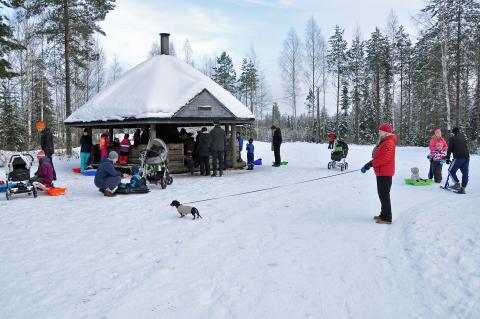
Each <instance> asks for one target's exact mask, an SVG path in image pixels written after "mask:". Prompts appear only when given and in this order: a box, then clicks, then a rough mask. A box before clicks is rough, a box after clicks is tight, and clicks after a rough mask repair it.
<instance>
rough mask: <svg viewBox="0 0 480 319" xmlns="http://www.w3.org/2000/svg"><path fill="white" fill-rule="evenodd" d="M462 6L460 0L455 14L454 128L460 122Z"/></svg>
mask: <svg viewBox="0 0 480 319" xmlns="http://www.w3.org/2000/svg"><path fill="white" fill-rule="evenodd" d="M462 4H463V1H462V0H460V1H459V4H458V12H457V44H456V48H455V51H456V54H455V59H456V66H455V69H456V70H455V73H456V92H455V93H456V99H455V126H458V125H459V122H460V69H461V67H460V51H461V42H462V38H461V36H462Z"/></svg>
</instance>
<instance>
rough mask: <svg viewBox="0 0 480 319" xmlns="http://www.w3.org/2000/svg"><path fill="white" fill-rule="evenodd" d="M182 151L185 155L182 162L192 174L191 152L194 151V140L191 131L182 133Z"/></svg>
mask: <svg viewBox="0 0 480 319" xmlns="http://www.w3.org/2000/svg"><path fill="white" fill-rule="evenodd" d="M183 138H184V140H183V153H184V155H185V160H184V164H185V166H187V167H188V170H189V171H190V174H192V175H193V168H194V167H193V165H194V162H193V153H194V152H195V140H194V139H193V133H187V134H185V135H183Z"/></svg>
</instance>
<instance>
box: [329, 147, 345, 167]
mask: <svg viewBox="0 0 480 319" xmlns="http://www.w3.org/2000/svg"><path fill="white" fill-rule="evenodd" d="M347 155H348V144H347V143H345V142H344V141H342V140H337V142H336V143H335V147H334V148H333V150H332V153H331V155H330V159H331V160H332V161H331V162H329V163H328V169H333V168H336V167H340V170H341V171H343V170H346V169H348V163H347V162H346V161H345V159H346V158H347Z"/></svg>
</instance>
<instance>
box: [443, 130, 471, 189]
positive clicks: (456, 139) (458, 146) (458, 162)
mask: <svg viewBox="0 0 480 319" xmlns="http://www.w3.org/2000/svg"><path fill="white" fill-rule="evenodd" d="M452 133H453V136H451V137H450V139H449V140H448V150H447V157H446V162H447V164H450V163H451V164H452V165H451V166H450V169H449V172H450V175H451V176H452V179H453V181H454V182H455V184H454V185H453V186H452V188H453V189H456V190H458V192H459V193H460V194H465V188H466V187H467V184H468V166H469V164H470V152H469V150H468V145H467V141H466V140H465V136H463V134H462V133H460V129H459V128H458V127H455V128H453V130H452ZM451 154H453V161H450V155H451ZM458 170H460V172H462V184H461V185H460V181H459V179H458V177H457V171H458Z"/></svg>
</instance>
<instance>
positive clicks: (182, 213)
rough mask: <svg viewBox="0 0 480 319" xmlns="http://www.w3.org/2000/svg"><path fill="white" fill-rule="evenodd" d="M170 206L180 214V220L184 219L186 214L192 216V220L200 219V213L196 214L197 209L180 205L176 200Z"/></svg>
mask: <svg viewBox="0 0 480 319" xmlns="http://www.w3.org/2000/svg"><path fill="white" fill-rule="evenodd" d="M170 206H172V207H176V208H177V211H178V213H179V214H180V218H182V217H185V215H188V214H192V215H193V219H195V218H196V217H198V218H202V216H200V213H199V212H198V209H196V208H195V207H191V206H185V205H182V204H180V202H179V201H178V200H174V201H173V202H172V203H171V204H170Z"/></svg>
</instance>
